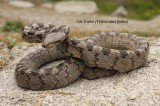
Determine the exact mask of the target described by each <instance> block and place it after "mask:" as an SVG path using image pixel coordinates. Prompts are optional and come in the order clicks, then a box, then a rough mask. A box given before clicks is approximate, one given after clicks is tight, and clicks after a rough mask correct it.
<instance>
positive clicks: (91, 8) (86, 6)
mask: <svg viewBox="0 0 160 106" xmlns="http://www.w3.org/2000/svg"><path fill="white" fill-rule="evenodd" d="M54 9H55V10H56V11H59V12H74V13H88V14H90V13H95V12H96V11H97V10H98V8H97V5H96V3H95V2H92V1H63V2H58V3H56V4H55V5H54Z"/></svg>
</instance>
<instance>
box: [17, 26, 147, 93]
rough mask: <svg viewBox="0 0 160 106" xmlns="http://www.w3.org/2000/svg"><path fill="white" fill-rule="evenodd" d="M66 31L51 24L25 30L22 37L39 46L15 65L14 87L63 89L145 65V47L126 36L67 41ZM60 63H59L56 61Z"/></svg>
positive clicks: (105, 34)
mask: <svg viewBox="0 0 160 106" xmlns="http://www.w3.org/2000/svg"><path fill="white" fill-rule="evenodd" d="M68 34H69V28H68V27H66V26H59V27H56V26H54V25H52V24H41V23H37V24H32V25H28V26H25V27H24V29H23V30H22V37H23V39H24V40H25V41H28V42H30V43H34V42H37V43H42V46H43V48H42V49H39V50H36V51H34V52H32V53H30V54H28V55H27V56H26V57H24V58H23V59H22V60H20V61H19V63H18V64H17V67H16V70H15V79H16V82H17V84H18V86H20V87H22V88H27V89H32V90H47V89H56V88H60V87H64V86H66V85H68V84H70V83H72V82H74V81H75V80H76V79H78V78H79V77H80V76H83V77H84V78H87V79H95V78H100V77H105V76H109V75H112V74H113V73H115V72H116V71H119V72H127V71H131V70H134V69H136V68H139V67H142V66H144V65H145V64H146V62H147V58H148V53H149V43H148V41H147V40H146V39H145V38H143V37H138V36H136V35H132V34H128V33H116V32H102V33H98V34H95V35H93V36H90V37H88V38H85V39H77V38H69V37H68ZM60 59H61V60H60Z"/></svg>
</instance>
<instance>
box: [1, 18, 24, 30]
mask: <svg viewBox="0 0 160 106" xmlns="http://www.w3.org/2000/svg"><path fill="white" fill-rule="evenodd" d="M23 26H24V25H23V23H22V22H21V21H7V22H6V23H5V25H4V26H3V28H2V30H3V31H5V32H21V30H22V28H23Z"/></svg>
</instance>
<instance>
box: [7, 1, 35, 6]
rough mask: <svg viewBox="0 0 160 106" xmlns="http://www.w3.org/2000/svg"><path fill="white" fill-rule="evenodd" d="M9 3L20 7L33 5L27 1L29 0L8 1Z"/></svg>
mask: <svg viewBox="0 0 160 106" xmlns="http://www.w3.org/2000/svg"><path fill="white" fill-rule="evenodd" d="M9 4H10V5H12V6H15V7H20V8H32V7H34V4H33V3H31V2H29V1H20V0H15V1H9Z"/></svg>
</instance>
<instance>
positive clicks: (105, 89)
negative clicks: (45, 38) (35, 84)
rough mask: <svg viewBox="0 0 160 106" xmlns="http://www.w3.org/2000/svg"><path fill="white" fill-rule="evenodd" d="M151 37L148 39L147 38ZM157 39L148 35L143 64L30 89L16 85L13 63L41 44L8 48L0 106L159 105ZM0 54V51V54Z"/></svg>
mask: <svg viewBox="0 0 160 106" xmlns="http://www.w3.org/2000/svg"><path fill="white" fill-rule="evenodd" d="M150 40H151V39H150ZM157 42H160V38H155V39H154V38H152V42H151V47H150V48H151V49H150V53H149V61H150V63H148V64H147V66H146V67H142V68H140V69H136V70H134V71H132V72H129V73H117V74H116V75H114V76H111V77H106V78H100V79H97V80H85V79H79V80H77V81H76V82H74V83H73V84H70V85H69V86H66V87H64V88H60V89H58V90H46V91H40V92H37V91H32V90H26V89H21V88H20V87H18V86H17V85H16V82H15V78H14V71H15V67H16V64H17V63H18V61H19V60H20V59H22V58H23V57H24V56H25V55H27V54H28V53H30V52H32V51H34V50H36V49H38V48H41V45H36V44H28V43H21V44H17V45H16V46H15V47H13V48H12V50H11V52H10V55H13V56H14V60H13V61H12V62H11V63H10V64H9V65H7V66H6V67H5V68H4V70H3V71H0V85H1V86H0V92H1V93H0V101H1V102H0V106H119V105H120V106H127V105H130V106H159V104H160V71H159V70H160V67H159V65H160V53H159V52H160V46H158V45H155V44H156V43H157ZM0 55H1V54H0Z"/></svg>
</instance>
